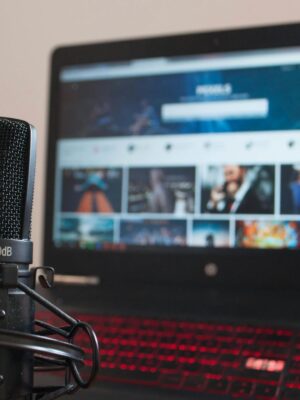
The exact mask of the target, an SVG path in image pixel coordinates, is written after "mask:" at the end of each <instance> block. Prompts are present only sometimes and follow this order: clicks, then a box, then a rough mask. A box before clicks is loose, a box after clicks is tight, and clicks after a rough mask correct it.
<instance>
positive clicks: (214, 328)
mask: <svg viewBox="0 0 300 400" xmlns="http://www.w3.org/2000/svg"><path fill="white" fill-rule="evenodd" d="M77 317H78V318H80V319H82V320H85V321H88V322H90V323H91V324H92V325H93V327H94V329H95V331H96V333H97V335H98V338H99V340H100V343H101V351H100V354H101V370H100V374H99V380H100V381H111V382H120V383H127V384H132V385H143V386H147V385H148V386H153V387H157V388H158V387H161V388H167V389H170V390H176V391H181V392H182V393H183V392H185V391H186V392H195V393H215V394H219V395H221V394H226V395H230V396H232V397H233V398H234V397H237V398H239V399H248V398H252V399H262V400H264V399H265V400H267V399H283V400H291V399H297V400H299V399H300V331H298V330H293V329H284V328H283V329H280V328H267V327H260V326H251V325H235V324H217V323H208V322H192V321H174V320H158V319H145V318H137V317H134V318H133V317H121V316H98V315H97V316H94V315H77Z"/></svg>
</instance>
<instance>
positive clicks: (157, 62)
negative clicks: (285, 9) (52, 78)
mask: <svg viewBox="0 0 300 400" xmlns="http://www.w3.org/2000/svg"><path fill="white" fill-rule="evenodd" d="M298 64H300V47H292V48H289V49H276V50H274V49H267V50H256V51H243V52H233V53H223V54H208V55H201V56H189V57H180V58H179V57H171V58H163V57H161V58H149V59H141V60H132V61H128V63H126V62H125V63H124V62H122V63H118V62H114V63H99V64H98V63H97V64H87V65H83V66H82V65H78V66H72V67H65V68H63V69H62V71H61V73H60V80H61V81H62V82H78V81H88V80H101V79H112V78H129V77H136V76H147V75H149V76H151V75H152V76H153V75H164V74H175V73H180V72H193V71H207V70H217V69H224V70H225V69H244V68H256V67H270V66H285V65H298Z"/></svg>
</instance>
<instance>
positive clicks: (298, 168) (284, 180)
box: [281, 164, 300, 214]
mask: <svg viewBox="0 0 300 400" xmlns="http://www.w3.org/2000/svg"><path fill="white" fill-rule="evenodd" d="M281 214H300V164H294V165H282V166H281Z"/></svg>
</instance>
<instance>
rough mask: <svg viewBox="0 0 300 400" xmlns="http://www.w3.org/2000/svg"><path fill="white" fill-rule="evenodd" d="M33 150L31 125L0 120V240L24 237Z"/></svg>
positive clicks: (5, 119) (16, 121)
mask: <svg viewBox="0 0 300 400" xmlns="http://www.w3.org/2000/svg"><path fill="white" fill-rule="evenodd" d="M29 149H30V126H29V124H27V123H26V122H24V121H19V120H14V119H8V118H0V238H1V239H24V238H23V237H22V230H23V220H24V212H25V202H26V190H27V178H28V177H27V175H28V164H29ZM25 239H29V238H25Z"/></svg>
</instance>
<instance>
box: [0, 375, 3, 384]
mask: <svg viewBox="0 0 300 400" xmlns="http://www.w3.org/2000/svg"><path fill="white" fill-rule="evenodd" d="M3 382H4V376H3V375H0V385H2V383H3Z"/></svg>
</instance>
